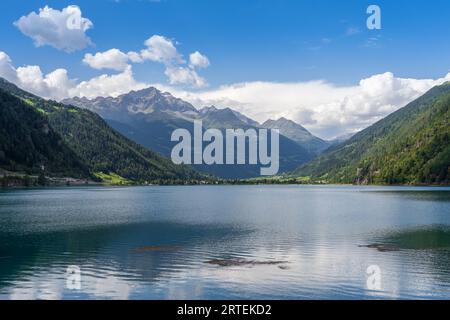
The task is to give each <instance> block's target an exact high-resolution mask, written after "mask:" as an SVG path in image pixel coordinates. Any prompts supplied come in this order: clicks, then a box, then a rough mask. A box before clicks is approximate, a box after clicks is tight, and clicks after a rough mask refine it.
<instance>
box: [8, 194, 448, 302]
mask: <svg viewBox="0 0 450 320" xmlns="http://www.w3.org/2000/svg"><path fill="white" fill-rule="evenodd" d="M366 191H369V192H366ZM439 192H442V191H439ZM447 192H448V191H447ZM410 193H411V192H410V191H407V192H406V193H405V191H401V192H395V190H394V191H392V190H389V191H388V192H379V190H378V188H374V189H366V188H351V187H342V188H340V187H253V186H249V187H219V188H215V187H186V188H180V187H169V188H157V187H153V188H122V189H115V188H111V189H101V188H100V189H96V188H89V189H77V188H74V189H61V190H32V191H17V192H7V193H3V194H0V219H1V221H0V222H1V223H0V225H1V230H0V298H1V299H88V298H98V299H102V298H114V299H168V298H170V299H202V298H208V299H239V298H258V299H274V298H276V299H320V298H325V299H336V298H348V299H354V298H450V288H449V286H450V263H449V262H450V244H449V242H450V229H449V227H448V226H449V225H450V218H449V216H448V212H449V211H448V209H449V204H448V202H447V201H446V200H442V201H439V200H436V201H432V200H430V199H429V198H427V199H424V198H423V196H422V195H417V191H413V192H412V193H413V194H412V195H411V194H410ZM426 193H427V194H431V193H432V192H429V191H426ZM444 193H445V192H444ZM405 194H409V195H408V196H406V197H405ZM426 197H428V196H425V198H426ZM433 197H434V196H433ZM442 197H443V198H444V199H446V198H447V194H444V195H442ZM324 199H326V201H325V200H324ZM16 200H17V201H16ZM81 204H82V205H81ZM371 243H381V244H390V245H396V246H398V247H399V248H400V249H401V250H399V251H386V252H382V251H379V250H375V249H373V248H368V247H361V245H367V244H371ZM211 261H225V262H226V261H231V262H233V261H241V262H246V263H208V262H211ZM249 261H250V262H252V261H253V262H258V263H248V262H249ZM269 261H272V262H277V261H278V262H283V264H282V267H280V264H277V263H266V262H269ZM70 265H76V266H79V267H80V268H81V290H70V289H68V288H67V286H66V280H67V275H66V269H67V267H68V266H70ZM369 265H378V266H379V267H380V269H381V276H382V288H381V290H380V291H373V290H368V289H367V286H366V281H367V274H366V270H367V267H368V266H369Z"/></svg>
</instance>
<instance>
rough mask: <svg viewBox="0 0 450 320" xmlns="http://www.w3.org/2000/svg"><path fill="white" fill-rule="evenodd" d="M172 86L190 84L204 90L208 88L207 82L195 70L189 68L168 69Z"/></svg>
mask: <svg viewBox="0 0 450 320" xmlns="http://www.w3.org/2000/svg"><path fill="white" fill-rule="evenodd" d="M165 74H166V76H167V77H168V78H169V83H170V84H172V85H176V84H186V83H189V84H190V85H192V86H193V87H196V88H202V87H205V86H206V80H205V79H203V78H202V77H200V76H199V75H198V74H197V72H196V71H195V70H194V69H191V68H187V67H179V66H177V67H170V66H169V67H167V68H166V71H165Z"/></svg>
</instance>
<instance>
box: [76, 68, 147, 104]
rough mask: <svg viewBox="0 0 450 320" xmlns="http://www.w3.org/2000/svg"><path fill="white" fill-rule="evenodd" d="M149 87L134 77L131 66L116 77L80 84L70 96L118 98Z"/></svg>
mask: <svg viewBox="0 0 450 320" xmlns="http://www.w3.org/2000/svg"><path fill="white" fill-rule="evenodd" d="M145 87H147V85H146V84H144V83H140V82H138V81H136V80H135V79H134V77H133V71H132V69H131V66H128V67H127V68H126V69H125V71H124V72H122V73H119V74H114V75H106V74H104V75H101V76H99V77H95V78H92V79H90V80H88V81H83V82H80V83H79V84H78V85H77V86H76V87H74V88H72V89H71V90H70V91H69V94H68V96H70V97H73V96H79V97H87V98H95V97H98V96H103V97H106V96H114V97H115V96H118V95H121V94H124V93H128V92H130V91H131V90H140V89H143V88H145Z"/></svg>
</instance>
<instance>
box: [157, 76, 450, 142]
mask: <svg viewBox="0 0 450 320" xmlns="http://www.w3.org/2000/svg"><path fill="white" fill-rule="evenodd" d="M445 81H450V73H449V74H448V75H446V76H445V77H443V78H440V79H406V78H398V77H395V76H394V74H392V73H391V72H386V73H383V74H378V75H374V76H372V77H369V78H366V79H362V80H361V81H360V82H359V84H358V85H355V86H343V87H342V86H336V85H334V84H331V83H328V82H326V81H310V82H299V83H274V82H247V83H239V84H233V85H227V86H222V87H220V88H218V89H214V90H204V91H200V92H190V91H182V90H175V89H174V88H167V87H164V86H160V89H162V90H167V91H170V92H172V93H173V94H174V95H176V96H178V97H180V98H182V99H185V100H187V101H190V102H191V103H192V104H194V105H195V106H197V107H201V106H205V105H215V106H217V107H219V108H221V107H222V108H224V107H232V108H234V109H236V110H237V111H240V112H242V113H244V114H246V115H247V116H250V117H251V118H253V119H255V120H257V121H260V122H263V121H265V120H267V119H269V118H270V119H277V118H279V117H286V118H290V119H292V120H294V121H297V122H298V123H300V124H302V125H304V126H305V127H306V128H307V129H309V130H311V131H312V132H313V133H315V134H317V135H319V136H321V137H324V138H333V137H336V136H339V135H342V134H346V133H352V132H356V131H358V130H361V129H363V128H365V127H367V126H369V125H371V124H373V123H374V122H376V121H378V120H380V119H381V118H383V117H385V116H386V115H388V114H389V113H391V112H394V111H396V110H397V109H399V108H401V107H403V106H405V105H406V104H408V103H409V102H411V101H412V100H414V99H416V98H418V97H419V96H421V95H422V94H424V93H425V92H426V91H428V90H429V89H431V88H432V87H433V86H436V85H439V84H442V83H443V82H445Z"/></svg>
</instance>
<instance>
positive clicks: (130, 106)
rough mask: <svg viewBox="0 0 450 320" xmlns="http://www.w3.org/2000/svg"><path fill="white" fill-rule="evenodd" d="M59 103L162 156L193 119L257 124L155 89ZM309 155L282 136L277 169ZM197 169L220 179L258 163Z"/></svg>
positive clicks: (253, 172)
mask: <svg viewBox="0 0 450 320" xmlns="http://www.w3.org/2000/svg"><path fill="white" fill-rule="evenodd" d="M63 102H64V103H66V104H72V105H76V106H79V107H83V108H87V109H89V110H92V111H94V112H97V113H99V114H100V115H101V116H102V117H103V118H104V119H105V120H106V121H107V122H108V123H109V124H110V125H111V126H112V127H113V128H114V129H116V130H118V131H119V132H121V133H122V134H124V135H125V136H127V137H128V138H130V139H132V140H134V141H136V142H138V143H139V144H142V145H144V146H146V147H148V148H150V149H151V150H154V151H157V152H159V153H161V154H163V155H166V156H170V152H171V150H172V148H173V146H174V145H175V144H176V142H171V141H170V140H171V139H170V137H171V134H172V132H173V131H174V129H176V128H186V129H188V130H190V131H192V128H193V121H194V120H202V121H203V127H204V128H217V129H222V130H224V129H228V128H230V129H231V128H233V129H238V128H244V129H248V128H260V127H261V125H260V124H259V123H258V122H256V121H254V120H252V119H250V118H248V117H246V116H245V115H243V114H241V113H239V112H237V111H235V110H232V109H230V108H224V109H219V108H216V107H214V106H210V107H205V108H203V109H200V110H197V109H196V108H195V107H194V106H192V105H191V104H190V103H188V102H185V101H183V100H181V99H177V98H175V97H173V96H172V95H171V94H170V93H162V92H160V91H159V90H157V89H155V88H147V89H144V90H140V91H131V92H130V93H128V94H124V95H121V96H119V97H117V98H111V97H108V98H102V97H99V98H95V99H92V100H89V99H86V98H74V99H66V100H64V101H63ZM312 157H313V153H312V152H310V151H308V150H307V149H305V148H304V147H303V146H302V145H300V144H298V143H297V142H295V141H293V140H291V139H289V138H287V137H285V136H281V137H280V172H286V171H289V170H293V169H294V168H295V167H297V166H298V165H300V164H302V163H305V162H307V161H309V160H311V159H312ZM198 168H200V169H201V170H204V171H206V172H209V173H212V174H215V175H218V176H221V177H224V178H247V177H253V176H258V175H259V166H255V165H252V166H250V165H248V166H247V165H235V166H230V165H213V166H199V167H198Z"/></svg>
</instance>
